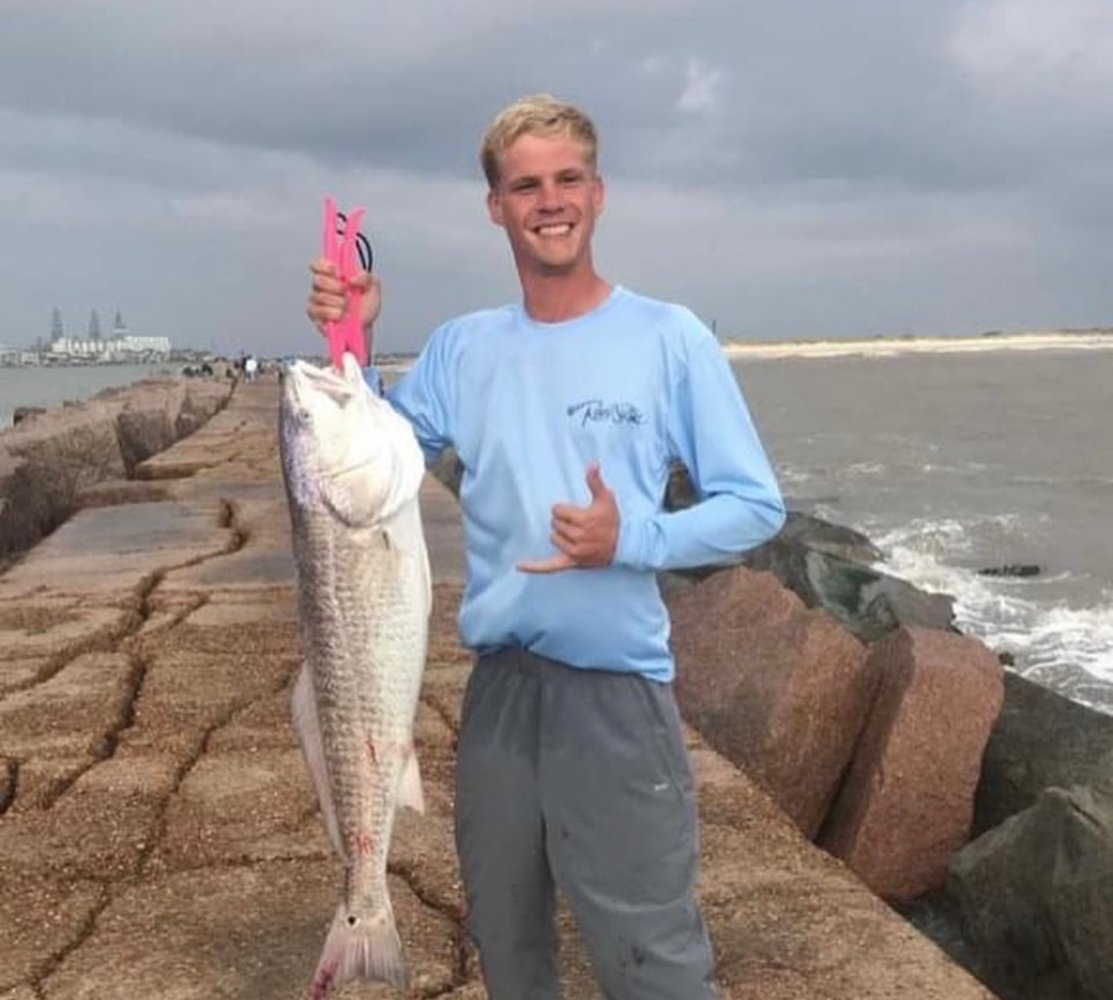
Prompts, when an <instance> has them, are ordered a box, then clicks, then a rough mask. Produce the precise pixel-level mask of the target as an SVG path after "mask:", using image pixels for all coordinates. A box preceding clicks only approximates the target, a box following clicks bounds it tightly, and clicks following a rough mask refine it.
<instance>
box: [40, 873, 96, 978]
mask: <svg viewBox="0 0 1113 1000" xmlns="http://www.w3.org/2000/svg"><path fill="white" fill-rule="evenodd" d="M97 884H98V885H102V886H103V883H99V882H98V883H97ZM110 902H112V894H111V892H109V891H108V890H107V887H105V893H104V897H103V898H102V899H101V900H99V901H98V902H97V904H96V905H95V906H93V907H92V908H91V909H90V910H89V912H88V913H87V914H86V916H85V919H84V920H83V921H82V922H81V926H80V927H79V928H78V930H77V933H76V934H75V935H74V936H73V938H72V939H71V940H70V941H69V942H67V943H66V944H64V945H62V947H61V948H59V949H58V951H56V952H55V953H54V954H53V955H51V956H50V957H49V958H47V959H46V960H45V961H44V962H43V964H42V966H40V968H39V969H38V971H36V973H35V974H34V975H33V976H32V977H31V979H30V983H29V984H30V987H31V989H32V990H33V991H34V993H35V996H36V997H45V995H46V994H45V993H44V991H43V985H44V983H45V982H46V980H47V979H49V978H50V977H51V976H52V975H54V973H55V972H57V971H58V970H59V969H60V968H61V967H62V963H63V962H65V960H66V959H67V958H68V957H69V956H70V955H71V954H73V952H75V951H77V949H78V948H80V947H81V946H82V945H83V944H84V943H85V942H86V941H88V940H89V938H90V937H92V935H93V931H94V930H95V929H96V926H97V919H98V918H99V917H100V915H101V914H102V913H103V912H104V911H105V909H106V908H107V907H108V904H109V903H110Z"/></svg>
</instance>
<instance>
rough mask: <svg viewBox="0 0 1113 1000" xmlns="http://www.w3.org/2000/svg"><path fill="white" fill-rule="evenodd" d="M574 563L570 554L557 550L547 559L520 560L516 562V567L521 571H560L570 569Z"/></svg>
mask: <svg viewBox="0 0 1113 1000" xmlns="http://www.w3.org/2000/svg"><path fill="white" fill-rule="evenodd" d="M575 565H576V564H575V563H574V562H573V561H572V558H571V557H570V556H566V555H565V554H564V553H563V552H558V553H557V554H556V555H555V556H550V557H549V558H548V559H530V560H526V561H525V562H520V563H518V569H519V570H520V571H521V572H522V573H560V572H562V571H563V570H566V569H572V568H573V567H574V566H575Z"/></svg>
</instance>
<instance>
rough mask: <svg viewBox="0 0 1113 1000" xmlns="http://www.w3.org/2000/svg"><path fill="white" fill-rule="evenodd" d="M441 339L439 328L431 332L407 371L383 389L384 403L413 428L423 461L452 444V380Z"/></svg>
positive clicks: (442, 335) (433, 457) (434, 456)
mask: <svg viewBox="0 0 1113 1000" xmlns="http://www.w3.org/2000/svg"><path fill="white" fill-rule="evenodd" d="M445 340H446V337H445V336H444V334H443V330H437V331H436V332H434V334H433V335H432V336H431V337H430V338H429V341H428V342H427V343H426V345H425V347H424V349H423V350H422V351H421V353H420V354H419V355H418V357H417V360H416V361H415V362H414V363H413V366H412V367H411V368H410V370H409V371H408V372H406V374H405V375H403V376H402V377H401V378H400V379H399V380H398V381H397V382H395V383H394V385H392V386H391V387H390V388H389V389H387V391H386V399H387V402H389V403H390V405H391V406H393V407H394V409H395V410H397V411H398V412H399V413H400V414H401V415H402V416H403V417H405V418H406V419H407V420H408V421H409V422H410V425H411V426H412V427H413V429H414V434H415V436H416V437H417V443H418V444H419V445H421V450H422V451H423V452H424V453H425V462H426V464H429V463H431V462H434V461H436V459H437V456H438V455H440V453H441V452H442V451H444V449H445V448H447V447H448V446H449V445H451V444H452V443H453V436H452V419H451V417H452V413H453V412H454V406H453V401H452V386H453V382H454V380H453V379H452V377H451V366H450V363H449V360H448V355H449V351H448V345H447V344H446V343H445ZM373 371H374V370H373V369H368V372H373ZM372 377H373V376H372ZM373 384H374V383H372V385H373Z"/></svg>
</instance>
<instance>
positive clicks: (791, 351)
mask: <svg viewBox="0 0 1113 1000" xmlns="http://www.w3.org/2000/svg"><path fill="white" fill-rule="evenodd" d="M1111 349H1113V331H1097V330H1086V331H1074V330H1038V331H1031V332H1025V333H1002V334H982V335H980V336H973V337H878V338H875V339H872V340H784V341H756V342H745V341H739V340H728V341H726V342H724V344H723V350H724V352H725V353H726V355H727V357H729V358H730V359H731V360H744V359H746V358H840V357H849V356H853V355H864V356H875V357H886V356H889V355H894V354H973V353H983V352H986V351H1101V350H1111Z"/></svg>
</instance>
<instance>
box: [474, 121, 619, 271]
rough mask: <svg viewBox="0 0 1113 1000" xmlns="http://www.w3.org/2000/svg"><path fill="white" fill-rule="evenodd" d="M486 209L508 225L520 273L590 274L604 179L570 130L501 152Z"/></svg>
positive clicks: (524, 138) (524, 140)
mask: <svg viewBox="0 0 1113 1000" xmlns="http://www.w3.org/2000/svg"><path fill="white" fill-rule="evenodd" d="M487 209H488V211H489V213H490V216H491V221H492V222H494V223H495V224H496V225H499V226H502V228H503V229H505V230H506V235H507V237H508V238H509V240H510V248H511V250H512V251H513V253H514V261H515V263H516V264H517V267H518V272H519V274H521V275H523V276H525V275H532V274H537V275H546V276H558V275H573V276H575V275H580V274H590V273H592V262H591V235H592V232H593V231H594V229H595V219H596V217H597V216H598V215H599V213H600V212H602V211H603V180H602V178H601V177H600V176H599V175H598V174H597V173H596V172H595V167H594V164H593V163H592V162H591V158H590V154H589V151H588V150H587V149H586V148H585V147H584V145H583V144H582V143H581V142H579V141H577V140H576V139H575V138H573V137H572V136H571V135H568V134H565V133H556V134H552V135H536V134H532V133H526V134H523V135H521V136H519V137H518V138H517V139H515V140H514V142H513V143H511V144H510V145H509V146H508V147H507V148H506V149H505V150H504V151H503V152H502V154H501V155H500V156H499V173H498V178H497V180H496V181H495V182H494V184H493V185H492V187H491V189H490V190H489V191H488V193H487Z"/></svg>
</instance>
